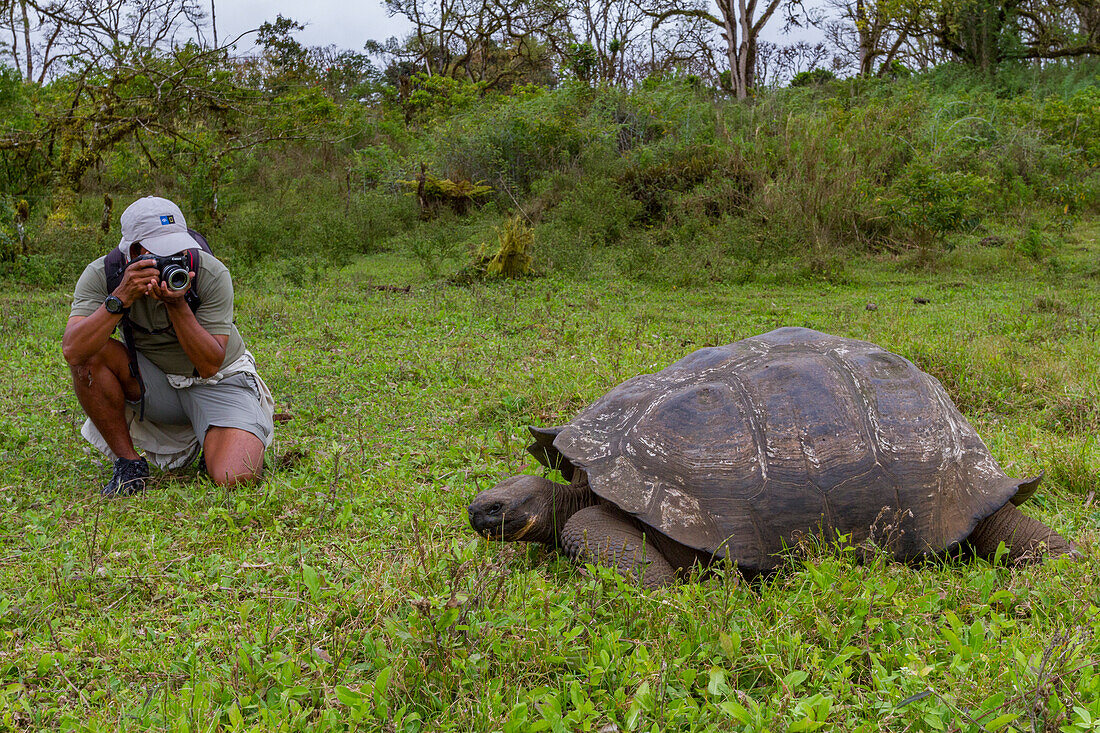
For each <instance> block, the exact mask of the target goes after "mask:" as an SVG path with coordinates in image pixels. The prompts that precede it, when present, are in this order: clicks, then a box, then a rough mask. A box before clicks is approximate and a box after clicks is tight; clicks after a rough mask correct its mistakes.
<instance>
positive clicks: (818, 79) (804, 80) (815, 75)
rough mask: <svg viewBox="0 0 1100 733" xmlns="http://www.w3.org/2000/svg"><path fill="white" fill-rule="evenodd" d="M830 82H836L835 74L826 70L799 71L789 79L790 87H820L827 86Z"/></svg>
mask: <svg viewBox="0 0 1100 733" xmlns="http://www.w3.org/2000/svg"><path fill="white" fill-rule="evenodd" d="M831 81H836V74H834V73H833V72H831V71H829V70H828V69H810V70H809V71H800V72H798V73H797V74H795V75H794V76H793V77H791V83H790V86H792V87H811V86H821V85H823V84H828V83H829V82H831Z"/></svg>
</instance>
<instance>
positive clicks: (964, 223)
mask: <svg viewBox="0 0 1100 733" xmlns="http://www.w3.org/2000/svg"><path fill="white" fill-rule="evenodd" d="M897 191H898V194H899V197H900V198H899V199H898V200H896V201H895V202H892V205H891V206H890V208H891V209H892V211H891V213H892V215H893V216H894V217H895V219H896V220H897V221H898V223H899V224H900V225H901V226H904V227H907V228H909V229H910V230H912V231H913V233H914V236H915V237H916V240H917V241H918V242H920V243H923V244H930V243H932V242H939V243H942V242H943V241H944V238H945V237H946V236H947V234H949V233H951V232H956V231H960V230H963V229H966V230H973V229H975V228H976V227H977V226H978V225H979V224H981V212H982V211H983V210H984V208H985V202H986V199H987V198H988V197H989V196H990V195H991V194H992V193H993V187H992V186H991V185H990V181H989V180H988V179H986V178H984V177H983V176H978V175H975V174H973V173H961V172H958V171H953V172H950V173H943V172H940V171H937V170H935V169H934V168H932V166H930V165H929V164H927V163H926V162H924V161H915V162H914V163H912V164H911V165H910V166H909V167H908V168H907V169H906V170H905V172H904V173H903V174H902V176H901V178H900V180H899V181H898V184H897Z"/></svg>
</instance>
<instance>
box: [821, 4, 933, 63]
mask: <svg viewBox="0 0 1100 733" xmlns="http://www.w3.org/2000/svg"><path fill="white" fill-rule="evenodd" d="M830 4H831V6H832V8H833V9H834V10H835V11H836V16H835V17H833V18H832V19H830V20H829V21H828V22H826V23H824V30H825V35H826V37H827V38H828V40H829V42H830V43H831V44H832V45H833V46H835V47H836V48H837V49H839V50H840V51H841V52H842V53H844V54H845V55H846V56H847V57H848V58H851V59H853V60H854V66H855V69H856V73H857V74H858V75H859V76H871V75H872V74H875V73H876V69H877V73H880V74H881V73H884V72H885V70H887V69H890V68H891V67H892V66H893V62H894V61H895V60H896V59H898V58H899V56H901V55H903V54H904V52H905V50H906V45H907V44H908V42H909V40H910V38H911V37H912V36H913V35H914V34H916V33H918V32H919V31H920V29H921V27H922V22H926V21H927V18H928V17H929V15H928V11H929V10H930V9H931V7H930V6H931V3H930V0H833V1H832V2H831V3H830Z"/></svg>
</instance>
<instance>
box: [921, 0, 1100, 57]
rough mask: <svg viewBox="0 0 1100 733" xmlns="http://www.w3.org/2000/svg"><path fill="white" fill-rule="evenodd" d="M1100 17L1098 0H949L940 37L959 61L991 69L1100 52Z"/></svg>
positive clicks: (938, 29) (940, 19)
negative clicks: (1015, 61) (1016, 63)
mask: <svg viewBox="0 0 1100 733" xmlns="http://www.w3.org/2000/svg"><path fill="white" fill-rule="evenodd" d="M1098 19H1100V3H1098V2H1097V0H1009V1H1008V2H1002V3H998V2H993V1H992V0H944V2H943V5H942V7H941V10H940V13H939V16H938V18H937V21H938V23H937V27H936V28H935V34H936V37H937V38H938V40H939V42H940V43H941V45H942V46H943V47H944V48H945V49H946V50H947V51H948V52H950V53H951V54H952V55H953V56H954V57H955V58H957V59H959V60H960V61H962V62H964V63H967V64H970V65H972V66H978V67H980V68H983V69H987V70H988V69H990V68H992V67H993V66H995V65H997V64H999V63H1001V62H1003V61H1013V60H1017V61H1018V60H1029V59H1057V58H1067V57H1076V56H1088V55H1096V54H1100V24H1098V23H1097V21H1098Z"/></svg>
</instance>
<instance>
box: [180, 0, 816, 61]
mask: <svg viewBox="0 0 1100 733" xmlns="http://www.w3.org/2000/svg"><path fill="white" fill-rule="evenodd" d="M199 1H200V3H202V2H210V1H211V0H199ZM213 2H215V6H214V10H215V13H216V16H217V21H218V40H219V41H220V42H221V43H225V42H226V41H227V40H229V39H231V38H233V37H235V36H237V35H239V34H241V33H244V32H245V31H248V30H253V29H256V28H258V27H260V25H261V24H262V23H264V22H265V21H269V20H275V16H276V15H278V14H280V13H281V14H283V15H284V16H286V17H288V18H292V19H294V20H296V21H298V22H299V23H301V24H302V25H304V26H306V29H305V30H304V31H302V32H300V33H298V34H297V35H296V36H295V38H297V39H298V41H299V42H300V43H302V44H303V45H306V46H327V45H329V44H335V45H336V46H337V47H339V48H342V49H344V48H346V49H351V50H354V51H360V50H362V48H363V44H364V43H365V42H366V41H368V40H372V39H373V40H376V41H384V40H385V39H387V38H389V37H390V36H403V35H404V34H405V33H407V32H408V31H409V28H410V25H409V22H408V21H407V20H405V19H404V18H402V17H400V16H399V17H395V18H391V17H389V16H388V15H387V13H386V10H385V8H384V7H383V5H382V1H381V0H308V2H305V3H303V2H301V1H300V0H298V1H295V0H267V1H265V0H213ZM808 4H809V5H811V6H812V5H815V4H817V3H813V2H811V3H808ZM206 9H207V12H209V6H207V8H206ZM782 27H783V22H782V20H781V19H780V18H778V17H775V18H773V19H772V20H771V23H769V25H768V27H766V28H765V30H764V33H763V37H764V38H765V39H766V40H770V41H773V42H774V41H778V42H781V43H791V42H793V41H795V40H803V39H805V40H818V38H817V36H819V35H820V34H819V33H816V32H807V31H801V32H798V31H796V32H794V33H792V34H790V35H788V36H785V37H784V36H783V34H782ZM254 37H255V34H253V35H252V36H250V37H249V38H254ZM251 48H252V44H251V43H250V42H249V40H248V39H247V38H246V39H245V40H243V41H242V42H241V43H240V44H238V49H239V50H240V51H241V52H242V53H247V52H249V50H250V49H251Z"/></svg>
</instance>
